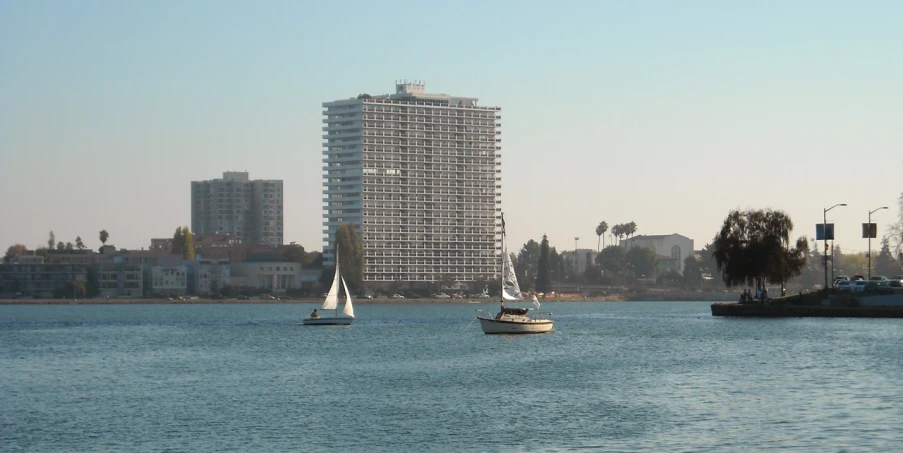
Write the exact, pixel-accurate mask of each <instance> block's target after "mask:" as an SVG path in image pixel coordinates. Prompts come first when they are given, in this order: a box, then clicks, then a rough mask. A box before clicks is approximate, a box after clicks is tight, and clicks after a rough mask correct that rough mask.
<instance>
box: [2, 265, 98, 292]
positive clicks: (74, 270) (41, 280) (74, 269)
mask: <svg viewBox="0 0 903 453" xmlns="http://www.w3.org/2000/svg"><path fill="white" fill-rule="evenodd" d="M18 258H19V257H16V258H14V259H13V262H12V263H11V264H0V297H25V298H38V299H49V298H52V297H54V296H55V295H56V294H55V293H57V292H58V291H59V290H60V289H63V288H67V287H71V284H72V283H73V282H82V284H84V283H85V281H86V279H87V274H88V267H87V266H81V265H74V264H52V263H44V262H43V259H42V257H40V256H37V257H36V256H30V255H23V256H22V257H21V258H22V259H18Z"/></svg>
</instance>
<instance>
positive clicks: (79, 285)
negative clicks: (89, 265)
mask: <svg viewBox="0 0 903 453" xmlns="http://www.w3.org/2000/svg"><path fill="white" fill-rule="evenodd" d="M85 294H86V291H85V284H84V282H79V281H74V282H66V283H64V284H62V285H60V286H58V287H57V288H56V289H55V290H53V297H55V298H57V299H69V298H71V297H75V298H76V299H77V298H79V297H82V298H84V297H85Z"/></svg>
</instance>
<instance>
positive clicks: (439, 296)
mask: <svg viewBox="0 0 903 453" xmlns="http://www.w3.org/2000/svg"><path fill="white" fill-rule="evenodd" d="M434 297H435V298H436V299H451V296H449V295H448V294H445V293H439V294H436V295H435V296H434Z"/></svg>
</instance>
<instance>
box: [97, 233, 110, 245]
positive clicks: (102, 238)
mask: <svg viewBox="0 0 903 453" xmlns="http://www.w3.org/2000/svg"><path fill="white" fill-rule="evenodd" d="M99 237H100V243H101V244H103V245H107V239H109V238H110V233H107V230H100V235H99Z"/></svg>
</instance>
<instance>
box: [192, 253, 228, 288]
mask: <svg viewBox="0 0 903 453" xmlns="http://www.w3.org/2000/svg"><path fill="white" fill-rule="evenodd" d="M194 275H195V278H196V281H197V285H196V288H197V292H198V294H206V293H210V294H217V293H219V291H220V290H222V289H223V288H224V287H226V286H229V285H230V284H231V283H232V269H231V264H230V263H229V260H228V259H222V260H209V259H203V258H201V259H198V260H197V271H195V274H194Z"/></svg>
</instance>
